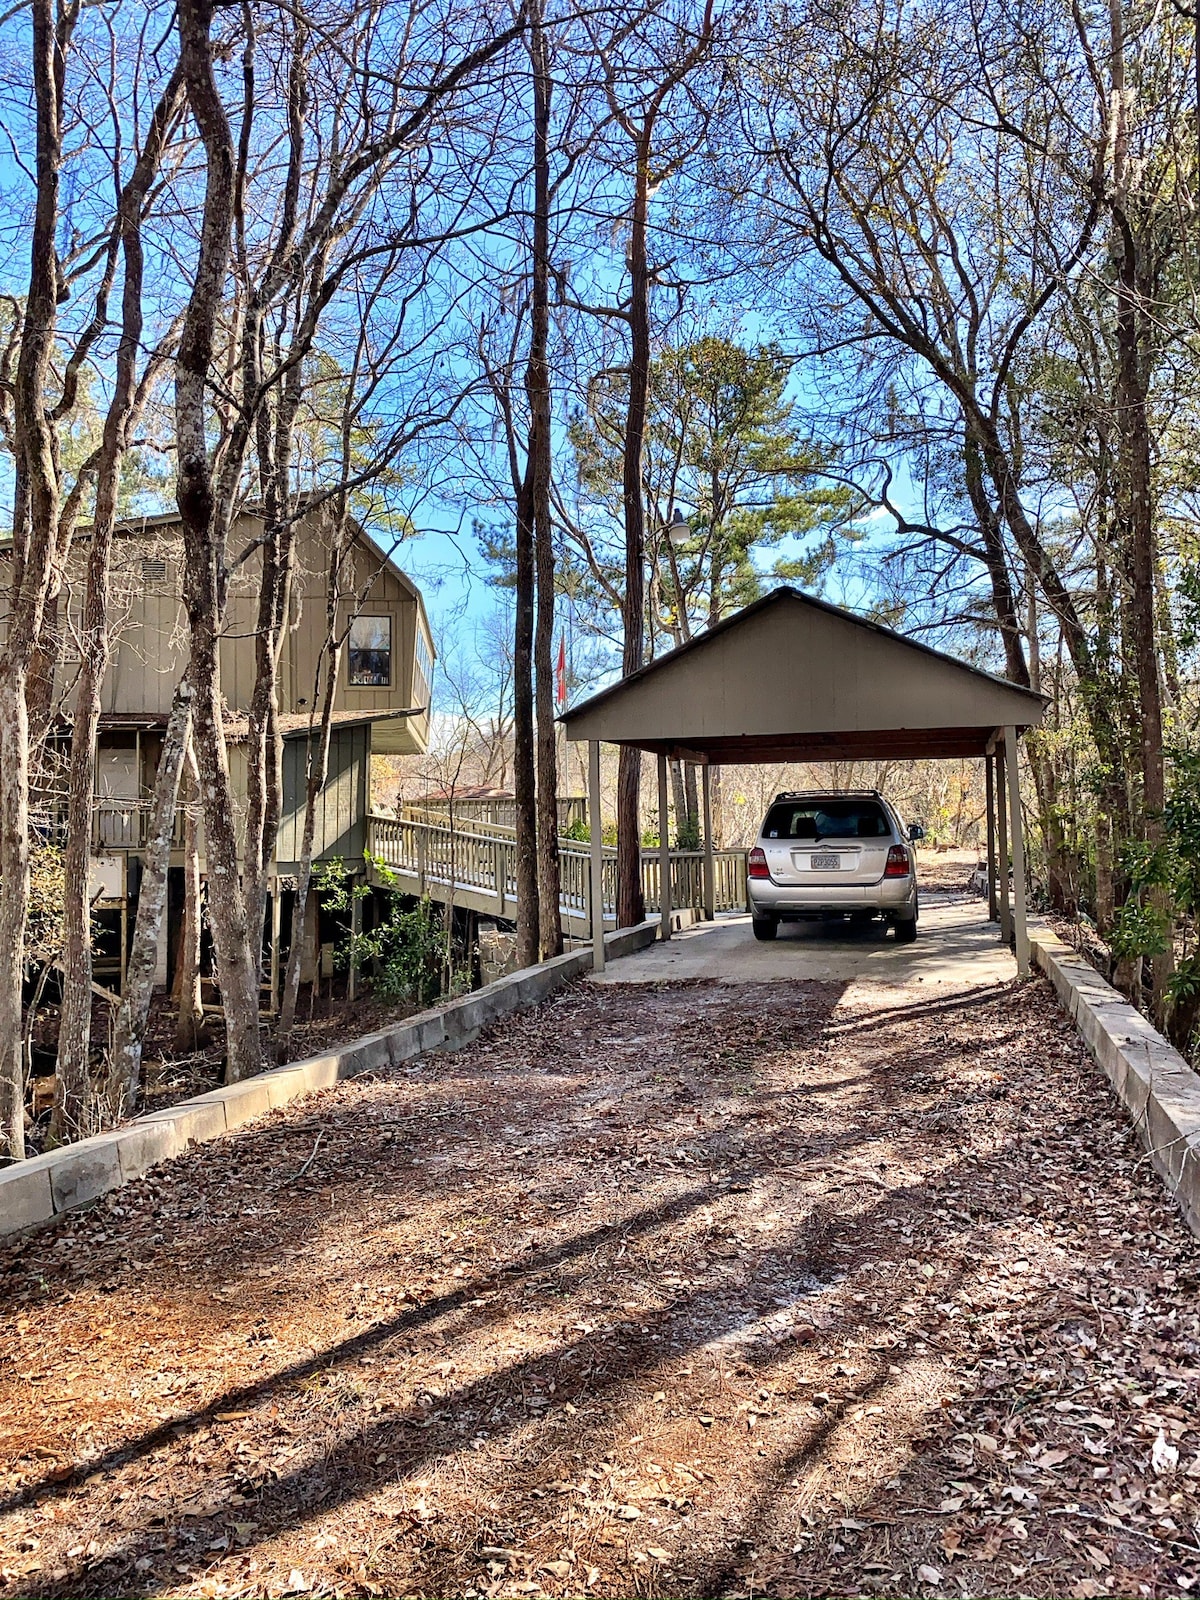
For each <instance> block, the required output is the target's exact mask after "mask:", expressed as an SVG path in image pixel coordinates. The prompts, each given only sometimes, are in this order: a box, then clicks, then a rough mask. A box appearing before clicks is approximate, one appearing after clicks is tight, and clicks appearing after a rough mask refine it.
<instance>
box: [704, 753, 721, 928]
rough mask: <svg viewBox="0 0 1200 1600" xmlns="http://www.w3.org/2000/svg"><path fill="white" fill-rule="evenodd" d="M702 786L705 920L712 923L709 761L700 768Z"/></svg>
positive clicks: (714, 889)
mask: <svg viewBox="0 0 1200 1600" xmlns="http://www.w3.org/2000/svg"><path fill="white" fill-rule="evenodd" d="M700 786H701V792H702V796H703V803H704V920H705V922H712V921H714V920H715V918H716V915H717V880H716V869H715V863H714V862H713V829H712V768H711V767H710V766H709V764H708V762H707V761H706V762H705V763H704V765H703V766H702V767H701V768H700Z"/></svg>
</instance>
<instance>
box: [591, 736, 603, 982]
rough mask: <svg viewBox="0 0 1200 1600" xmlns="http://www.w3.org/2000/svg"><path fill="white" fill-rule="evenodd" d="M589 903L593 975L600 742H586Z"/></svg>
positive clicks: (599, 946)
mask: <svg viewBox="0 0 1200 1600" xmlns="http://www.w3.org/2000/svg"><path fill="white" fill-rule="evenodd" d="M588 869H589V870H588V900H589V901H590V909H591V913H592V971H593V972H603V971H604V839H603V837H602V835H601V831H600V741H599V739H589V740H588Z"/></svg>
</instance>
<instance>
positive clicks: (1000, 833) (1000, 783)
mask: <svg viewBox="0 0 1200 1600" xmlns="http://www.w3.org/2000/svg"><path fill="white" fill-rule="evenodd" d="M995 760H996V871H997V872H998V874H999V880H1000V908H999V909H1000V937H1001V938H1002V939H1003V940H1004V942H1005V944H1008V943H1009V941H1010V940H1011V939H1012V913H1011V911H1010V910H1009V905H1008V803H1007V800H1006V798H1005V789H1006V787H1007V785H1006V784H1005V780H1004V770H1005V769H1004V748H1003V746H1002V745H997V747H996V756H995Z"/></svg>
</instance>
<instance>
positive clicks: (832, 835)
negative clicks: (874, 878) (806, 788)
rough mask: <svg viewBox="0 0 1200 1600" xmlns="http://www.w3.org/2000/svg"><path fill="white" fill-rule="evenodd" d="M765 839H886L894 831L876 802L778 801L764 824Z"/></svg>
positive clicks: (832, 798)
mask: <svg viewBox="0 0 1200 1600" xmlns="http://www.w3.org/2000/svg"><path fill="white" fill-rule="evenodd" d="M762 831H763V838H764V839H814V838H815V839H886V838H887V837H888V835H889V834H890V833H891V831H892V825H891V823H890V822H889V821H888V819H887V815H886V813H885V812H884V809H883V807H882V806H881V805H880V804H879V803H878V801H876V800H841V799H835V798H834V797H833V796H832V795H831V796H829V797H828V798H827V799H816V800H777V801H776V802H775V804H774V805H773V806H772V807H771V809H770V811H768V812H767V820H766V821H765V822H764V823H763V830H762Z"/></svg>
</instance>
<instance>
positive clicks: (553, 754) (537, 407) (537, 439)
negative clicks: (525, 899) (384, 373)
mask: <svg viewBox="0 0 1200 1600" xmlns="http://www.w3.org/2000/svg"><path fill="white" fill-rule="evenodd" d="M529 56H530V61H531V63H532V66H533V188H534V194H533V289H532V293H531V296H530V332H529V361H528V364H527V366H526V371H525V392H526V394H527V395H528V397H529V412H530V437H529V460H528V463H527V467H526V470H527V471H528V472H529V474H530V478H531V488H532V511H533V528H534V556H535V567H536V576H537V618H536V630H535V634H534V646H533V655H534V673H535V688H536V702H537V763H536V764H537V879H538V922H539V938H538V944H539V947H540V954H541V958H542V960H543V961H545V960H547V959H549V958H550V957H552V956H557V955H561V954H562V947H563V941H562V913H561V910H560V906H561V902H562V881H561V872H560V867H559V859H558V749H557V739H556V729H555V723H554V530H553V525H552V522H551V517H550V471H551V456H550V452H551V437H550V369H549V366H548V364H547V361H548V344H549V335H550V97H551V93H552V82H551V78H550V62H549V51H548V46H547V41H546V33H545V29H544V28H543V26H542V10H541V0H532V5H531V9H530V28H529ZM518 904H519V900H518Z"/></svg>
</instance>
